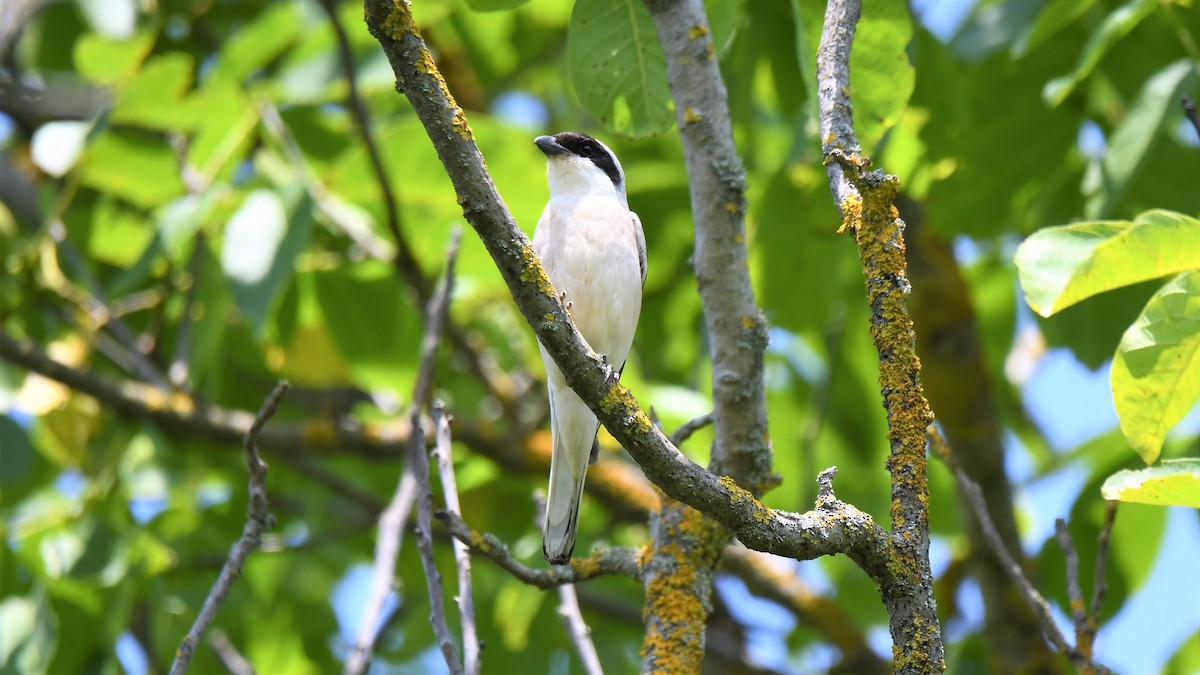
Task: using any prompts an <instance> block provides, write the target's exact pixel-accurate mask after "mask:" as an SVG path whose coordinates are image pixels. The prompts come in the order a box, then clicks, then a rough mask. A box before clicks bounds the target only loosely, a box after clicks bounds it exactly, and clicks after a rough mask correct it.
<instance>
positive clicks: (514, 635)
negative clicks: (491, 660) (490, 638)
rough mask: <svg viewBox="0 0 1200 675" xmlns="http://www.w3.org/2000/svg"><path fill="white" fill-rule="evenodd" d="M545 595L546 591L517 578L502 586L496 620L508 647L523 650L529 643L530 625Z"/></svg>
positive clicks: (497, 599)
mask: <svg viewBox="0 0 1200 675" xmlns="http://www.w3.org/2000/svg"><path fill="white" fill-rule="evenodd" d="M545 597H546V594H545V593H542V592H539V591H538V590H537V589H536V588H534V587H532V586H529V585H528V584H523V583H521V582H519V581H517V580H516V579H508V580H506V581H505V582H504V583H503V585H501V586H500V592H499V594H497V596H496V616H495V621H496V627H497V628H499V629H500V636H501V637H502V638H503V639H504V646H505V647H506V648H508V649H510V650H512V651H521V650H523V649H525V647H526V645H528V644H529V626H530V624H532V623H533V619H534V617H536V616H537V613H538V610H539V609H541V606H542V601H543V600H544V599H545Z"/></svg>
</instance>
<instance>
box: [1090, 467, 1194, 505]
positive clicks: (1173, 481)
mask: <svg viewBox="0 0 1200 675" xmlns="http://www.w3.org/2000/svg"><path fill="white" fill-rule="evenodd" d="M1100 490H1101V493H1102V494H1103V495H1104V498H1105V499H1109V500H1118V501H1122V502H1132V503H1135V504H1154V505H1158V506H1190V507H1192V508H1194V509H1200V459H1168V460H1163V463H1162V464H1160V465H1159V466H1151V467H1147V468H1145V469H1138V470H1137V471H1128V470H1125V471H1118V472H1117V473H1115V474H1113V475H1112V476H1109V478H1108V480H1106V481H1104V485H1103V487H1101V488H1100Z"/></svg>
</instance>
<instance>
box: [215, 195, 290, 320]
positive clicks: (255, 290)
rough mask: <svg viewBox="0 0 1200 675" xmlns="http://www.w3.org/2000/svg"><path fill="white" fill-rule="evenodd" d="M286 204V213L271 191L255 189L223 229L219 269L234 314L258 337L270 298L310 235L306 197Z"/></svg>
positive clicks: (274, 296)
mask: <svg viewBox="0 0 1200 675" xmlns="http://www.w3.org/2000/svg"><path fill="white" fill-rule="evenodd" d="M294 191H295V192H298V188H297V189H296V190H294ZM288 201H289V202H290V204H291V208H290V209H289V208H287V207H286V206H285V203H284V200H283V199H282V198H280V196H279V195H278V194H276V193H275V192H272V191H270V190H256V191H255V192H252V193H250V195H249V196H247V197H246V200H245V202H243V203H242V206H241V207H240V208H239V209H238V210H237V211H236V212H235V213H234V214H233V216H232V217H231V218H230V219H229V223H228V224H227V225H226V226H225V241H224V242H223V244H222V246H221V269H222V270H224V272H225V276H226V277H228V278H229V281H230V284H231V285H232V286H233V298H234V302H235V304H236V305H237V308H238V310H239V311H240V312H241V313H242V316H243V317H244V318H245V319H246V323H247V325H249V326H250V329H251V330H252V331H253V332H254V333H255V334H260V333H261V331H262V328H263V322H264V321H265V320H266V318H267V315H268V314H269V313H270V310H271V308H272V307H273V305H274V301H275V298H276V297H277V296H278V294H279V291H280V290H281V289H282V288H283V287H284V286H285V285H286V284H287V281H288V280H289V279H290V278H291V276H292V272H293V269H294V265H295V259H296V255H297V254H299V253H300V251H301V250H303V249H304V247H305V246H306V245H307V244H308V239H309V236H310V234H311V233H312V222H313V221H312V209H311V200H310V199H309V198H308V195H307V194H305V195H303V196H302V197H296V198H293V199H289V200H288Z"/></svg>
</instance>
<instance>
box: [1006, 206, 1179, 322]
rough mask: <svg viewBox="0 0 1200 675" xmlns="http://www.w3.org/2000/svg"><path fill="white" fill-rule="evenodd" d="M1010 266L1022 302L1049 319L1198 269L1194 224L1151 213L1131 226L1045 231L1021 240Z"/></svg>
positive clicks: (1112, 224) (1113, 223) (1092, 225)
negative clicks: (1138, 285) (1095, 299)
mask: <svg viewBox="0 0 1200 675" xmlns="http://www.w3.org/2000/svg"><path fill="white" fill-rule="evenodd" d="M1015 262H1016V264H1017V269H1018V270H1019V272H1020V278H1021V286H1022V288H1024V289H1025V300H1026V302H1028V303H1029V306H1030V307H1032V308H1033V310H1034V311H1035V312H1037V313H1038V314H1041V315H1042V316H1050V315H1052V314H1054V313H1055V312H1058V311H1059V310H1061V309H1063V308H1065V307H1070V306H1071V305H1073V304H1075V303H1077V302H1079V301H1080V300H1084V299H1086V298H1089V297H1091V296H1093V295H1096V294H1098V293H1103V292H1105V291H1109V290H1112V289H1114V288H1121V287H1122V286H1128V285H1130V284H1135V283H1138V282H1140V281H1147V280H1150V279H1157V278H1159V277H1164V276H1167V275H1169V274H1178V273H1179V272H1184V271H1188V270H1196V269H1200V221H1198V220H1196V219H1195V218H1190V217H1188V216H1185V215H1183V214H1179V213H1173V212H1170V211H1159V210H1155V211H1147V212H1146V213H1143V214H1141V215H1140V216H1138V217H1137V219H1135V220H1134V221H1133V222H1132V223H1130V222H1126V221H1101V222H1091V223H1076V224H1074V225H1065V226H1062V227H1050V228H1046V229H1043V230H1040V231H1038V232H1036V233H1034V234H1033V235H1032V236H1030V237H1029V238H1028V239H1026V240H1025V242H1024V243H1022V244H1021V246H1020V248H1018V249H1017V254H1016V258H1015Z"/></svg>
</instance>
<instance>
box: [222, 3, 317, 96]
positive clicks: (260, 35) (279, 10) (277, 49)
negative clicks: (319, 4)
mask: <svg viewBox="0 0 1200 675" xmlns="http://www.w3.org/2000/svg"><path fill="white" fill-rule="evenodd" d="M301 26H302V18H301V15H300V6H299V5H297V4H295V3H291V2H277V3H271V4H268V5H267V6H266V9H265V10H264V11H262V12H261V13H260V14H259V15H258V16H257V17H255V19H254V21H252V22H251V23H249V24H247V25H245V26H242V27H241V28H240V29H239V30H237V31H236V32H234V34H233V35H232V36H231V37H226V38H225V39H224V40H223V41H222V45H221V53H220V56H219V57H218V58H217V63H216V65H215V66H214V67H213V69H212V72H211V73H210V74H209V76H208V77H209V79H211V80H226V81H230V82H240V81H241V80H242V79H244V78H245V77H246V76H247V75H249V74H251V73H253V72H254V71H256V70H258V69H259V68H261V67H263V66H264V65H266V64H267V63H270V62H271V60H272V59H274V58H276V57H277V56H279V54H280V53H281V52H282V51H283V50H284V49H286V48H287V47H288V45H290V44H291V43H292V42H293V41H294V40H295V39H296V36H297V35H298V34H299V31H300V27H301Z"/></svg>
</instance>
